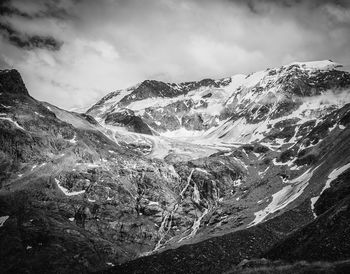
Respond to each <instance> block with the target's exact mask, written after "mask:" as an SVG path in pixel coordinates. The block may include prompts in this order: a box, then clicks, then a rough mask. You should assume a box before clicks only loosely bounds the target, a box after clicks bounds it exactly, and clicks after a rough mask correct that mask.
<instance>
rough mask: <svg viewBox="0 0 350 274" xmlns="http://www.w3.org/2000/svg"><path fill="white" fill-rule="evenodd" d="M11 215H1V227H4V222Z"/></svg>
mask: <svg viewBox="0 0 350 274" xmlns="http://www.w3.org/2000/svg"><path fill="white" fill-rule="evenodd" d="M9 217H10V216H8V215H6V216H1V217H0V227H2V226H3V225H4V223H5V222H6V220H7V219H8V218H9Z"/></svg>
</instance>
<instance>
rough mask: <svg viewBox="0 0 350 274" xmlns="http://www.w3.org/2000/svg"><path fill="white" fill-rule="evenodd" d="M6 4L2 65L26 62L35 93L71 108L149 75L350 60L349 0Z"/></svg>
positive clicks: (178, 77)
mask: <svg viewBox="0 0 350 274" xmlns="http://www.w3.org/2000/svg"><path fill="white" fill-rule="evenodd" d="M3 3H5V5H4V7H5V8H4V9H3V10H2V11H1V10H0V15H1V16H0V24H1V25H0V26H2V28H1V30H0V34H1V35H0V48H1V52H0V65H1V66H4V64H7V65H8V66H11V67H15V68H17V69H19V70H20V71H21V72H22V74H23V76H24V78H25V80H26V82H27V83H28V84H27V85H28V87H29V88H30V90H31V91H32V93H33V95H34V96H36V97H38V98H39V99H42V100H46V101H51V102H54V103H56V104H58V105H59V106H63V107H69V106H71V105H75V106H76V105H85V104H88V103H93V101H94V100H97V99H98V98H99V97H101V96H103V95H104V94H105V93H107V92H108V91H112V90H115V89H118V88H124V87H127V86H129V85H133V84H135V83H137V82H139V81H142V80H144V79H147V78H155V79H157V80H162V81H175V82H182V81H190V80H199V79H201V78H206V77H211V78H220V77H225V76H229V75H232V74H236V73H249V72H252V71H256V70H261V69H265V68H266V67H274V66H280V65H283V64H287V63H290V62H293V61H311V60H324V59H332V60H334V61H337V62H339V63H343V64H344V65H349V64H350V54H349V45H350V1H347V0H339V1H331V0H305V1H302V0H276V1H273V0H259V1H258V0H216V1H212V0H144V1H141V0H118V1H117V0H99V1H96V0H74V1H73V0H32V1H23V0H8V1H5V2H3ZM58 83H59V84H58ZM68 98H69V99H68Z"/></svg>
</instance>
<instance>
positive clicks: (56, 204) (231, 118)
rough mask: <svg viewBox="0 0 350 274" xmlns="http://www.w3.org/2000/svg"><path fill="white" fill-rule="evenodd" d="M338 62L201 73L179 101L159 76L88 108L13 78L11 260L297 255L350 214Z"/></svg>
mask: <svg viewBox="0 0 350 274" xmlns="http://www.w3.org/2000/svg"><path fill="white" fill-rule="evenodd" d="M338 66H339V65H338V64H335V63H333V62H331V61H322V62H313V63H311V64H309V65H308V64H307V63H296V64H291V65H288V66H283V67H280V68H278V69H269V70H265V71H261V72H258V73H253V74H251V75H249V77H247V76H236V78H235V81H232V78H230V79H231V81H229V80H228V78H223V79H222V80H221V81H219V82H215V80H203V81H200V84H198V83H197V84H196V82H189V83H187V84H184V85H183V87H184V89H183V91H181V92H184V93H182V94H180V95H179V96H175V95H176V94H177V93H176V92H175V91H174V90H175V89H176V88H177V86H176V85H174V86H173V87H170V86H168V85H167V84H165V85H166V87H165V86H164V85H163V84H164V83H163V84H162V85H161V87H164V89H162V88H158V87H154V85H155V84H156V83H155V82H147V83H146V84H144V86H143V87H141V89H139V90H137V89H138V88H139V87H140V85H136V86H134V87H132V88H129V89H126V90H123V91H117V92H114V93H112V94H110V95H107V96H105V97H104V98H105V100H103V99H102V100H100V101H99V102H98V103H97V104H96V105H95V106H96V107H95V108H92V109H90V110H89V111H87V113H85V114H78V113H75V112H69V111H66V110H63V109H60V108H58V107H55V106H54V105H51V104H48V103H44V102H39V101H37V100H35V99H34V98H32V97H30V95H29V94H27V93H26V92H25V91H26V89H25V90H24V89H23V87H24V88H25V86H24V84H23V81H22V80H21V78H20V75H19V74H18V72H17V73H16V72H11V73H10V74H9V75H12V74H13V75H14V76H16V77H17V78H16V77H15V78H14V79H12V78H11V77H9V75H8V76H6V77H7V78H6V77H4V78H1V77H0V80H1V82H0V83H1V86H0V88H2V89H3V92H2V94H1V96H0V128H1V131H0V144H1V146H0V149H1V150H0V166H1V172H0V178H1V187H0V217H1V226H0V238H1V249H0V250H1V252H2V253H1V254H0V255H1V256H2V257H3V258H9V259H8V260H6V261H3V262H1V265H0V266H1V267H2V269H5V272H6V271H7V272H11V271H12V272H13V271H19V272H21V271H30V272H38V271H45V272H55V271H58V270H59V271H62V272H69V273H70V272H72V273H74V272H88V271H90V272H91V271H103V270H105V269H108V268H111V266H113V265H119V266H118V267H116V268H111V270H110V271H112V272H113V271H116V272H118V271H130V272H132V273H134V272H136V273H137V271H140V270H142V269H143V270H144V271H146V272H147V271H148V272H157V271H158V272H162V271H161V270H162V269H168V270H169V271H170V270H171V269H173V270H174V269H175V268H176V267H178V271H182V270H184V269H186V271H192V272H201V271H202V272H203V271H208V270H210V271H214V270H217V271H222V272H224V271H229V270H230V269H232V268H234V267H236V265H237V264H238V263H239V262H240V261H242V260H244V259H248V260H249V259H253V258H254V257H260V258H261V256H265V254H276V253H277V254H281V256H280V257H278V256H277V257H275V256H272V255H271V259H274V260H275V259H279V258H281V259H285V257H283V258H282V253H281V252H279V251H278V250H280V249H279V245H280V246H282V249H283V247H284V246H286V247H290V246H293V245H292V244H291V242H292V241H293V240H290V239H297V240H299V239H300V234H298V233H296V234H294V233H295V231H296V230H298V229H299V228H300V227H301V229H302V230H301V231H306V232H305V235H311V236H310V237H312V235H314V232H315V228H314V226H313V223H315V222H316V223H318V224H320V223H321V222H319V221H318V220H319V219H320V218H321V219H322V218H326V217H323V216H324V214H326V212H328V213H327V214H328V215H327V214H326V215H327V216H336V217H337V216H341V218H345V220H346V216H347V215H346V214H347V207H346V208H345V207H344V204H346V202H347V201H348V194H347V193H348V192H347V187H346V186H347V183H346V182H347V178H348V177H347V176H345V175H346V174H347V173H346V172H347V170H348V163H349V162H350V144H349V141H348V140H350V138H349V134H350V131H349V124H350V118H349V117H350V116H349V115H350V98H349V92H348V91H349V88H350V73H348V72H343V71H341V70H338V68H339V67H338ZM315 67H316V68H315ZM2 73H3V74H4V75H5V74H6V73H9V72H1V73H0V75H2ZM276 75H277V76H276ZM18 77H19V78H18ZM245 77H247V78H245ZM20 80H21V81H22V82H21V81H20ZM213 81H214V82H213ZM242 81H243V82H244V81H246V82H245V84H244V85H243V84H241V82H242ZM22 84H23V85H22ZM170 88H171V89H172V91H174V92H173V93H172V94H170V96H169V97H167V98H166V97H164V95H165V94H166V91H167V90H169V89H170ZM193 88H194V89H193ZM12 90H14V91H15V92H12ZM135 90H136V95H137V94H139V93H140V92H141V91H144V90H146V91H147V92H146V93H145V94H143V95H142V96H141V95H140V97H138V98H137V96H136V95H135V94H132V93H133V91H135ZM184 90H186V93H185V91H184ZM17 91H21V92H17ZM141 93H142V92H141ZM276 94H277V95H281V96H275V95H276ZM133 95H135V98H132V96H133ZM154 95H157V96H158V95H162V96H163V97H164V98H162V100H160V101H159V100H158V101H157V100H154V98H153V97H149V96H154ZM174 96H175V97H174ZM123 98H126V99H125V100H124V101H122V100H123ZM157 98H158V97H157ZM134 99H137V100H134ZM116 101H117V102H116ZM120 101H122V104H121V105H120V106H118V103H119V102H120ZM164 117H165V118H164ZM337 199H341V200H342V201H343V202H342V203H339V204H338V203H336V202H335V201H336V200H337ZM342 208H344V211H341V209H342ZM327 210H331V211H332V210H333V211H332V212H333V213H334V212H336V214H335V215H334V214H333V213H329V212H331V211H327ZM339 210H340V213H339ZM341 212H343V213H344V214H343V213H341ZM338 213H339V214H340V215H339V214H338ZM329 214H330V215H329ZM337 214H338V215H337ZM327 218H328V217H327ZM332 218H333V217H332ZM337 220H338V219H337V218H333V219H331V222H332V223H333V224H334V225H338V224H339V231H338V232H337V233H341V232H342V231H344V229H345V228H346V226H343V225H342V223H337V222H338V221H337ZM324 229H326V231H328V230H327V229H328V225H325V227H324ZM266 231H268V235H267V234H264V232H266ZM303 233H304V232H303ZM309 233H310V234H309ZM301 236H303V234H301ZM87 239H89V240H87ZM301 239H302V237H301ZM332 239H333V238H331V242H332V243H333V242H334V240H332ZM230 243H232V244H234V245H235V246H237V247H238V246H239V247H240V248H238V249H232V246H231V244H230ZM261 243H265V244H264V245H262V244H261ZM275 246H276V247H275ZM270 248H276V249H275V250H277V251H275V253H273V251H271V253H268V252H269V249H270ZM62 250H64V252H62ZM300 250H301V251H300V253H299V254H296V255H295V254H294V255H295V259H296V260H300V259H301V258H302V256H303V254H304V253H303V252H304V251H303V250H304V249H300ZM316 250H317V249H316ZM339 250H340V251H339V252H342V254H343V255H344V254H345V255H346V254H347V252H348V249H347V246H346V245H344V246H342V249H339ZM167 254H168V255H167ZM286 254H287V252H286ZM300 254H301V255H300ZM335 254H336V253H335ZM170 255H171V256H170ZM197 255H198V256H200V258H199V257H198V258H197ZM167 256H168V257H167ZM169 256H170V257H169ZM232 256H233V258H234V260H232ZM298 256H299V257H298ZM139 257H142V258H140V259H137V258H139ZM49 258H50V260H49ZM162 258H165V259H162ZM176 258H177V259H176ZM220 258H221V259H220ZM230 258H231V259H230ZM342 258H344V259H346V258H347V257H346V256H342ZM133 259H137V260H136V261H132V260H133ZM324 259H327V258H326V257H325V258H324ZM330 259H331V260H334V259H335V257H332V258H330ZM175 261H176V262H175ZM140 262H142V265H143V267H142V268H140V269H138V268H139V267H140ZM122 263H125V264H122ZM120 264H121V265H120ZM149 267H151V268H149ZM174 271H175V270H174Z"/></svg>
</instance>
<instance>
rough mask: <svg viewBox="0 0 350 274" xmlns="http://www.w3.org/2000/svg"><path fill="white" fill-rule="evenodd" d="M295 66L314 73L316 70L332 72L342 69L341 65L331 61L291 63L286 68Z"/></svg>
mask: <svg viewBox="0 0 350 274" xmlns="http://www.w3.org/2000/svg"><path fill="white" fill-rule="evenodd" d="M294 65H297V66H299V67H300V68H302V69H305V70H310V71H316V70H333V69H337V68H341V67H343V65H341V64H339V63H335V62H333V61H331V60H323V61H312V62H293V63H291V64H289V65H288V66H294Z"/></svg>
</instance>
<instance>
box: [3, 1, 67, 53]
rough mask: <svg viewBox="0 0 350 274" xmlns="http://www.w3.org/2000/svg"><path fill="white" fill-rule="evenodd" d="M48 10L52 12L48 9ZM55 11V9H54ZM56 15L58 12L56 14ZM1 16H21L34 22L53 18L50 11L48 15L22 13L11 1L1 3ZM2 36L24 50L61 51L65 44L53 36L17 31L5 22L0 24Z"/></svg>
mask: <svg viewBox="0 0 350 274" xmlns="http://www.w3.org/2000/svg"><path fill="white" fill-rule="evenodd" d="M48 10H51V9H50V8H48ZM53 10H55V9H53ZM55 14H56V12H55ZM0 15H1V16H19V17H22V18H26V19H29V20H34V19H35V18H38V17H43V16H46V17H51V16H52V15H53V13H52V12H51V11H50V12H48V13H46V14H45V13H41V12H38V13H33V14H30V13H26V12H22V11H21V10H19V9H18V8H16V7H13V6H11V2H10V1H2V2H1V3H0ZM0 35H1V36H2V37H3V38H4V39H6V40H8V41H9V42H10V43H11V44H13V45H15V46H17V47H19V48H23V49H25V50H32V49H34V48H40V49H47V50H53V51H55V50H59V49H60V48H61V46H62V44H63V42H61V41H57V40H56V39H55V38H53V37H51V36H44V35H41V34H40V33H38V34H27V33H24V32H21V31H19V30H18V29H15V28H13V27H12V26H11V24H9V23H8V22H6V21H5V20H4V21H3V22H0Z"/></svg>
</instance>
